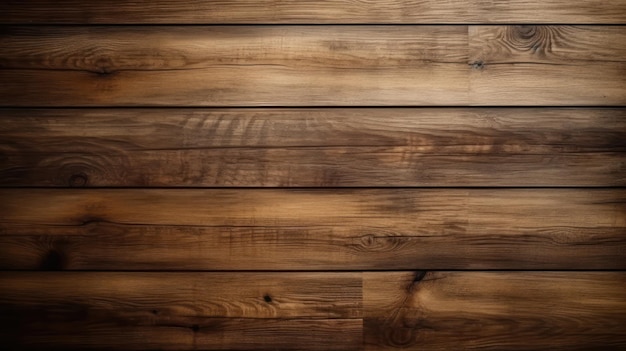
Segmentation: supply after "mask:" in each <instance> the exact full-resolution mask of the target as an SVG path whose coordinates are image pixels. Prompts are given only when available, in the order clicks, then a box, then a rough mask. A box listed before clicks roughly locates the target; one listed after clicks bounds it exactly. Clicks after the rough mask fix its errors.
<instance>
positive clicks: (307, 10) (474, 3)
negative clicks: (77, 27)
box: [0, 0, 626, 24]
mask: <svg viewBox="0 0 626 351" xmlns="http://www.w3.org/2000/svg"><path fill="white" fill-rule="evenodd" d="M0 22H4V23H73V24H81V23H100V24H120V23H124V24H131V23H192V24H198V23H511V22H512V23H521V22H530V23H626V2H625V1H623V0H612V1H606V0H605V1H601V0H582V1H576V2H570V1H565V0H544V1H541V0H447V1H437V0H420V1H406V0H383V1H342V0H321V1H298V0H277V1H276V0H272V1H270V0H263V1H255V0H236V1H235V0H227V1H210V0H192V1H185V2H183V3H172V2H171V1H166V0H135V1H128V0H111V1H107V2H106V3H100V2H84V1H77V0H73V1H69V0H65V1H51V0H21V1H3V2H1V3H0Z"/></svg>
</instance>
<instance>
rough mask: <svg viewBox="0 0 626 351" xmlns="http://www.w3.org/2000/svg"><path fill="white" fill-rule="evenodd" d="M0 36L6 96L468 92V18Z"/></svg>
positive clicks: (95, 100)
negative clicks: (459, 21) (458, 21)
mask: <svg viewBox="0 0 626 351" xmlns="http://www.w3.org/2000/svg"><path fill="white" fill-rule="evenodd" d="M0 41H2V42H3V45H4V48H3V50H2V52H0V66H2V67H3V68H4V69H3V70H0V80H1V81H3V82H4V84H3V85H2V86H0V105H5V106H6V105H11V106H70V105H73V106H106V105H118V106H119V105H196V106H240V105H249V106H252V105H295V106H307V105H364V104H365V105H384V104H399V105H400V104H404V105H415V104H418V105H420V104H450V103H453V104H456V105H461V104H466V103H467V102H468V101H467V75H468V65H467V28H466V27H464V26H420V27H415V28H409V27H402V26H378V27H372V26H348V27H346V26H321V27H320V26H287V27H285V26H243V27H242V26H229V27H221V26H211V27H200V26H186V27H151V26H147V27H8V28H7V29H5V32H4V34H2V35H0ZM25 57H28V59H24V58H25Z"/></svg>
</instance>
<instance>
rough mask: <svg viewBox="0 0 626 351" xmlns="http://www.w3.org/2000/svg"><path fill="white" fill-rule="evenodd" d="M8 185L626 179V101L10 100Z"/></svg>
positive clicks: (5, 125) (4, 141)
mask: <svg viewBox="0 0 626 351" xmlns="http://www.w3.org/2000/svg"><path fill="white" fill-rule="evenodd" d="M0 118H1V119H2V121H3V122H2V123H1V124H0V152H1V153H2V154H3V155H4V156H3V158H2V159H0V185H2V186H54V187H58V186H61V187H64V186H78V187H80V186H128V187H133V186H143V187H152V186H179V187H185V186H314V187H317V186H614V185H626V110H625V109H537V108H533V109H477V108H469V109H468V108H465V109H430V108H428V109H408V108H406V109H405V108H396V109H378V108H377V109H336V108H333V109H70V110H56V109H26V110H24V109H5V110H0Z"/></svg>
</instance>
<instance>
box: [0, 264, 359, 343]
mask: <svg viewBox="0 0 626 351" xmlns="http://www.w3.org/2000/svg"><path fill="white" fill-rule="evenodd" d="M361 310H362V308H361V275H360V274H359V273H344V274H336V273H199V272H195V273H112V272H107V273H104V272H101V273H96V272H91V273H69V272H66V273H7V272H4V273H0V325H1V328H0V336H1V338H2V340H3V343H4V346H8V347H9V349H11V348H13V347H15V348H16V349H42V348H45V349H100V350H101V349H111V348H120V349H127V350H149V349H164V350H176V349H178V350H206V349H211V350H226V349H245V350H274V349H304V350H358V349H360V345H361V343H362V339H361V338H362V336H361V329H362V321H361V313H362V312H361Z"/></svg>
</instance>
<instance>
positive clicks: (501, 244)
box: [0, 189, 626, 270]
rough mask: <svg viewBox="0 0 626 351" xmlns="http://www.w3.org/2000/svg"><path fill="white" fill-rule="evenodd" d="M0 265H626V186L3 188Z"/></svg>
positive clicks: (318, 267)
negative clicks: (625, 254)
mask: <svg viewBox="0 0 626 351" xmlns="http://www.w3.org/2000/svg"><path fill="white" fill-rule="evenodd" d="M0 198H2V199H3V201H2V202H0V241H1V242H0V268H2V269H51V270H60V269H69V270H74V269H96V270H136V269H141V270H168V269H176V270H179V269H199V270H276V269H278V270H322V269H332V270H355V269H376V270H380V269H414V268H415V267H420V268H423V269H452V268H454V269H625V268H626V261H625V260H624V259H623V255H624V252H625V249H626V241H625V238H626V235H625V234H626V191H625V190H623V189H607V190H604V189H447V190H443V189H442V190H427V189H352V190H349V189H319V190H311V189H308V190H305V189H299V190H271V189H229V190H225V189H224V190H220V189H188V190H174V189H169V190H156V189H152V190H141V189H100V190H95V189H91V190H83V189H73V190H69V189H65V190H61V189H3V190H0Z"/></svg>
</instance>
